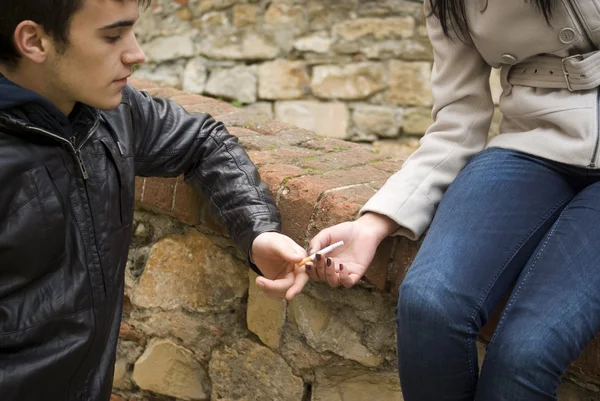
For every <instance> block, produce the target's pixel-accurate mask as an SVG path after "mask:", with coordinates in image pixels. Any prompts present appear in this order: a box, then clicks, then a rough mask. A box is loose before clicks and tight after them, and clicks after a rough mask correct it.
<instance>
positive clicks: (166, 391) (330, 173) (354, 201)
mask: <svg viewBox="0 0 600 401" xmlns="http://www.w3.org/2000/svg"><path fill="white" fill-rule="evenodd" d="M134 84H135V85H136V86H137V87H138V88H140V89H145V90H147V91H148V92H149V93H150V94H152V95H156V96H162V97H170V98H171V99H173V100H174V101H177V102H178V103H180V104H181V105H183V106H184V107H185V108H186V109H187V110H188V111H190V112H207V113H210V114H212V115H213V116H215V117H216V118H217V119H218V120H220V121H223V122H224V123H225V124H226V126H227V127H228V130H229V131H230V132H231V133H232V134H234V135H236V136H238V137H239V138H240V142H241V143H242V145H243V146H244V147H245V148H246V149H247V150H248V153H249V154H250V156H251V158H252V160H253V161H254V162H255V163H256V164H257V166H258V167H259V171H260V173H261V176H262V177H263V179H264V181H265V182H266V183H267V185H268V186H269V188H270V189H271V191H272V193H273V194H274V196H275V198H276V200H277V204H278V206H279V208H280V209H281V211H282V215H283V222H284V224H283V229H284V232H285V233H286V234H287V235H289V236H291V237H292V238H293V239H294V240H296V241H297V242H298V243H300V244H302V245H306V244H307V241H308V239H309V238H311V237H312V236H313V235H314V234H316V233H317V232H318V231H319V230H320V229H322V228H325V227H327V226H329V225H332V224H335V223H338V222H342V221H347V220H351V219H353V218H354V216H355V215H356V213H357V212H358V210H359V208H360V206H361V205H362V204H363V203H364V202H365V201H366V200H367V199H368V198H369V197H370V196H371V195H372V194H373V193H374V192H375V191H376V190H377V189H378V188H379V187H380V186H381V185H382V184H383V183H384V181H385V180H386V179H387V177H389V175H390V174H391V173H393V172H394V171H396V170H397V169H398V168H399V167H400V164H401V162H402V161H401V160H396V159H389V158H385V157H382V156H381V154H378V153H376V152H374V151H373V150H372V149H371V148H370V147H366V146H363V145H359V144H355V143H349V142H345V141H341V140H337V139H331V138H323V137H320V136H316V135H315V134H313V133H311V132H309V131H306V130H302V129H298V128H296V127H294V126H292V125H290V124H287V123H283V122H277V121H272V120H269V119H265V118H262V117H260V116H257V115H256V114H253V113H252V112H250V111H248V110H240V109H238V108H236V107H234V106H232V105H230V104H226V103H221V102H218V101H215V100H213V99H210V98H206V97H203V96H199V95H189V94H186V93H184V92H181V91H178V90H176V89H172V88H162V87H158V86H156V85H154V84H152V83H150V82H148V81H136V82H134ZM136 185H137V188H136V199H137V205H138V211H137V214H136V218H135V236H134V241H133V245H132V248H131V252H130V256H129V263H128V267H127V271H126V299H125V305H124V319H123V324H122V326H121V333H120V339H121V340H120V343H119V348H118V357H117V361H116V364H115V382H114V396H113V401H125V400H129V401H141V400H148V401H168V400H169V401H173V400H211V401H217V400H218V401H234V400H235V401H237V400H239V401H242V400H244V401H263V400H264V401H271V400H277V401H363V400H378V401H379V400H382V401H387V400H390V401H392V400H394V401H397V400H402V395H401V391H400V387H399V384H398V377H397V371H396V355H395V333H394V327H395V326H394V307H395V302H396V301H395V297H396V289H397V286H398V284H399V283H400V282H401V280H402V278H403V277H404V274H405V272H406V270H407V269H408V267H409V266H410V263H411V261H412V259H413V257H414V255H415V252H416V250H417V248H418V243H414V242H410V241H408V240H406V239H405V238H389V239H387V240H385V241H384V242H383V243H382V245H381V246H380V247H379V249H378V252H377V255H376V257H375V260H374V261H373V263H372V265H371V267H370V268H369V271H368V273H367V276H366V279H365V280H363V281H362V282H361V283H360V285H358V286H356V287H355V288H352V289H343V288H342V289H335V290H334V289H330V288H329V287H328V286H327V285H324V284H321V283H318V284H314V283H309V285H308V286H307V287H306V289H305V291H304V292H303V293H302V294H301V295H300V296H298V297H297V298H296V299H295V300H294V301H292V302H289V303H288V302H286V301H273V300H270V299H268V298H266V297H265V296H264V295H263V294H262V293H261V291H259V290H257V288H256V287H255V286H254V278H255V275H254V273H252V272H251V271H250V270H249V269H248V268H247V266H246V265H245V262H244V259H245V258H244V256H243V255H241V254H240V253H239V252H238V251H237V250H236V249H235V248H234V247H233V246H232V244H231V242H230V241H229V239H228V238H227V236H226V234H225V231H224V230H223V228H222V227H221V226H220V225H219V224H218V223H217V222H216V221H215V220H214V219H212V217H211V216H210V215H209V214H208V213H207V205H206V201H205V199H203V198H202V197H201V196H200V195H199V194H198V193H197V192H196V191H194V190H193V189H192V188H190V187H189V186H187V185H185V184H184V183H183V182H182V179H181V177H179V178H175V179H155V178H147V179H139V180H138V181H137V183H136ZM492 329H493V327H492ZM488 330H489V328H488ZM484 337H485V335H484ZM598 350H600V347H599V343H598V341H595V342H594V343H593V344H591V345H590V346H589V347H588V348H587V349H586V351H585V352H584V354H583V355H582V356H581V358H580V359H579V360H578V361H577V362H576V363H575V364H574V365H573V367H572V369H571V370H570V372H569V375H568V378H567V379H566V380H565V382H564V384H563V385H562V386H561V388H560V400H561V401H575V400H588V401H593V400H600V391H599V390H600V388H599V387H598V384H599V383H600V365H599V360H598V353H599V351H598ZM483 353H484V351H483V346H482V344H480V356H482V355H483ZM575 383H577V385H576V384H575Z"/></svg>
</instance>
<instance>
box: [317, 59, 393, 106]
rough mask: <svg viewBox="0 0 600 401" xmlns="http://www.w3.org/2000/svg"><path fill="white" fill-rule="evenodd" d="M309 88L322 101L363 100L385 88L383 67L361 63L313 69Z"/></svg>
mask: <svg viewBox="0 0 600 401" xmlns="http://www.w3.org/2000/svg"><path fill="white" fill-rule="evenodd" d="M311 88H312V91H313V93H314V94H315V95H316V96H318V97H320V98H324V99H345V100H360V99H365V98H367V97H369V96H371V95H373V94H375V93H376V92H378V91H380V90H382V89H384V88H385V84H384V72H383V66H381V65H380V64H375V63H361V64H354V65H349V66H345V67H338V66H334V65H329V66H319V67H315V69H314V70H313V78H312V83H311Z"/></svg>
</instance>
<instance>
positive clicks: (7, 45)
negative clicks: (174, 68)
mask: <svg viewBox="0 0 600 401" xmlns="http://www.w3.org/2000/svg"><path fill="white" fill-rule="evenodd" d="M85 1H88V0H0V64H4V65H6V66H9V67H14V66H16V65H17V64H18V62H19V58H20V55H19V53H18V51H17V48H16V46H15V43H14V40H13V35H14V32H15V29H16V28H17V25H19V24H20V23H21V22H22V21H26V20H31V21H34V22H36V23H38V24H40V25H41V26H43V27H44V30H45V31H46V33H47V34H49V35H50V36H52V37H53V38H54V39H55V40H56V41H57V42H58V43H59V44H67V43H68V42H69V27H70V25H71V24H70V22H71V18H72V17H73V14H75V13H76V12H77V11H78V10H79V9H80V8H81V7H82V6H83V4H84V2H85ZM114 1H136V2H137V3H138V4H140V5H141V6H143V7H147V6H148V5H149V4H150V3H151V1H152V0H114Z"/></svg>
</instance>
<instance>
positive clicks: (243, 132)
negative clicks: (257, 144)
mask: <svg viewBox="0 0 600 401" xmlns="http://www.w3.org/2000/svg"><path fill="white" fill-rule="evenodd" d="M227 132H229V133H230V134H231V135H233V136H236V137H238V138H246V137H253V136H259V135H260V134H259V133H258V132H256V131H252V130H249V129H246V128H241V127H229V128H227Z"/></svg>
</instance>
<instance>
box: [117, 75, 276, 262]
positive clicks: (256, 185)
mask: <svg viewBox="0 0 600 401" xmlns="http://www.w3.org/2000/svg"><path fill="white" fill-rule="evenodd" d="M127 96H128V103H129V105H130V107H131V118H132V125H133V130H134V132H135V135H134V138H133V141H134V144H133V145H134V160H135V170H136V171H135V172H136V175H138V176H144V177H147V176H158V177H176V176H178V175H180V174H185V181H186V182H187V183H189V184H191V185H193V186H194V187H196V188H197V189H198V190H200V191H201V192H202V193H203V194H204V195H205V196H206V197H207V198H208V200H209V202H210V205H211V209H212V212H213V214H214V215H215V216H216V217H217V218H219V219H220V220H221V221H222V222H223V223H224V225H225V226H226V227H227V229H228V230H229V234H230V236H231V238H232V240H233V242H234V243H235V245H236V246H237V247H238V248H239V249H240V250H241V251H242V252H243V253H244V255H249V251H250V248H251V245H252V242H253V241H254V239H255V238H256V237H257V236H258V235H259V234H261V233H263V232H268V231H275V232H280V231H281V221H280V220H281V218H280V214H279V211H278V209H277V207H276V205H275V202H274V200H273V198H272V196H271V193H270V191H269V189H268V187H267V186H266V185H265V184H264V183H263V182H262V181H261V179H260V176H259V174H258V170H257V168H256V166H255V165H254V163H252V161H251V160H250V158H249V156H248V154H247V153H246V152H245V150H244V149H243V148H242V147H241V145H240V144H239V143H238V140H237V138H236V137H234V136H232V135H230V134H229V133H228V132H227V130H226V129H225V127H224V125H223V124H222V123H221V122H217V121H215V120H214V119H213V118H212V117H211V116H209V115H207V114H195V115H190V114H188V113H187V112H186V111H185V110H184V109H183V108H182V107H180V106H179V105H177V104H176V103H174V102H172V101H170V100H166V99H160V98H152V97H150V96H149V95H148V94H147V93H144V92H138V91H137V90H135V89H133V88H131V87H128V88H127ZM251 267H252V268H253V269H254V270H255V271H257V269H256V266H254V265H253V264H251Z"/></svg>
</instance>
